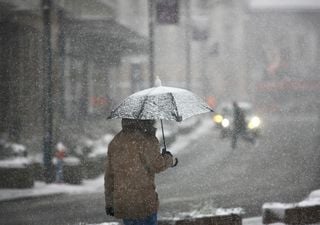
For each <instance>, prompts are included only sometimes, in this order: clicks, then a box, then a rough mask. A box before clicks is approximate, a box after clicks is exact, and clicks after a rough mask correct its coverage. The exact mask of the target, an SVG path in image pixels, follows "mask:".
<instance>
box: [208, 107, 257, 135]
mask: <svg viewBox="0 0 320 225" xmlns="http://www.w3.org/2000/svg"><path fill="white" fill-rule="evenodd" d="M238 105H239V107H240V109H241V110H242V111H243V113H244V115H245V121H246V134H247V135H248V136H250V137H252V138H256V137H258V136H260V135H261V119H260V117H258V116H257V115H256V114H255V113H254V109H253V106H252V104H251V103H250V102H238ZM213 122H214V124H215V127H216V128H218V129H219V130H220V131H221V132H220V134H221V138H225V137H229V136H231V135H232V130H233V129H232V125H233V104H232V102H227V103H222V104H221V105H218V107H217V108H216V111H215V114H214V115H213Z"/></svg>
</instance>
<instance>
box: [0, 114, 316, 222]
mask: <svg viewBox="0 0 320 225" xmlns="http://www.w3.org/2000/svg"><path fill="white" fill-rule="evenodd" d="M210 123H211V121H210V120H209V119H208V121H207V125H204V128H206V129H203V130H202V133H201V134H200V135H197V136H196V135H195V136H194V137H190V136H185V137H181V138H180V139H179V141H180V142H182V143H183V142H185V143H187V142H188V141H189V140H190V139H191V140H192V141H191V144H190V145H187V146H185V147H184V149H183V150H181V151H179V152H178V153H177V156H178V158H179V165H178V167H177V168H174V169H170V170H168V171H166V172H165V173H163V174H161V175H159V176H158V177H157V186H158V193H159V198H160V202H161V206H160V216H164V215H165V216H166V215H168V214H175V213H178V212H182V211H191V210H194V209H198V210H203V209H206V208H209V207H213V208H215V207H225V208H229V207H242V208H243V209H244V210H245V212H246V214H245V215H244V217H250V216H259V215H261V206H262V204H263V203H264V202H270V201H282V202H295V201H300V200H302V199H303V198H304V197H306V196H307V194H308V193H309V192H310V191H312V190H314V189H319V188H320V181H319V174H320V168H319V159H320V157H319V156H320V149H319V130H318V123H317V120H316V118H315V117H310V118H300V117H283V118H281V117H278V118H276V119H273V120H266V121H265V127H264V132H263V136H262V137H261V139H260V141H259V144H258V145H257V146H253V145H251V144H250V143H246V142H244V141H240V142H239V145H238V148H237V149H234V150H233V149H231V147H230V141H229V140H220V139H219V135H218V133H217V131H216V130H214V129H213V128H212V127H211V124H210ZM107 220H113V219H112V218H108V217H106V216H105V215H104V196H103V193H102V192H101V193H95V194H86V195H71V196H69V195H61V196H55V197H46V198H37V199H29V200H20V201H10V202H2V203H0V224H6V225H11V224H15V225H18V224H24V225H27V224H41V225H46V224H52V225H53V224H55V225H56V224H79V223H80V222H83V223H100V222H104V221H107Z"/></svg>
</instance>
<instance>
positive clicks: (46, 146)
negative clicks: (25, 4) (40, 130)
mask: <svg viewBox="0 0 320 225" xmlns="http://www.w3.org/2000/svg"><path fill="white" fill-rule="evenodd" d="M42 10H43V54H44V55H43V58H44V68H43V69H44V74H45V79H44V86H43V96H44V99H43V100H44V101H43V127H44V137H43V163H44V167H45V168H44V169H45V171H44V176H45V181H46V183H51V182H53V181H54V174H53V165H52V120H53V108H52V50H51V19H50V16H51V15H50V14H51V0H42Z"/></svg>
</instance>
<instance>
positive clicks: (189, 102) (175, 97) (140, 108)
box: [108, 78, 213, 150]
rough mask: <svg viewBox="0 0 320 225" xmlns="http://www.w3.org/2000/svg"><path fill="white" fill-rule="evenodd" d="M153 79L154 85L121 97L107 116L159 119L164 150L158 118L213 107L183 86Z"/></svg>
mask: <svg viewBox="0 0 320 225" xmlns="http://www.w3.org/2000/svg"><path fill="white" fill-rule="evenodd" d="M156 83H157V87H153V88H148V89H145V90H142V91H139V92H136V93H134V94H132V95H130V96H129V97H127V98H126V99H124V100H123V101H122V102H121V103H120V104H119V105H118V106H117V107H116V108H115V109H113V110H112V111H111V114H110V116H109V117H108V119H114V118H126V119H139V120H160V121H161V129H162V137H163V144H164V150H165V149H166V142H165V138H164V132H163V123H162V120H175V121H177V122H181V121H182V120H185V119H187V118H189V117H191V116H194V115H198V114H202V113H207V112H213V109H211V108H210V107H209V106H208V104H206V103H205V102H204V101H203V100H202V99H201V98H200V97H198V96H197V95H195V94H194V93H192V92H190V91H188V90H186V89H182V88H175V87H166V86H161V81H160V79H159V78H157V80H156Z"/></svg>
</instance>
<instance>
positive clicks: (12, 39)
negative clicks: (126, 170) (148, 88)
mask: <svg viewBox="0 0 320 225" xmlns="http://www.w3.org/2000/svg"><path fill="white" fill-rule="evenodd" d="M51 2H52V7H51V10H50V13H51V18H50V20H51V24H50V28H51V37H50V38H51V46H52V49H51V50H52V85H51V88H52V99H51V101H52V106H53V121H52V122H53V136H54V137H53V139H54V142H55V141H56V140H65V142H66V143H67V144H68V145H69V146H70V147H71V148H72V145H73V144H76V142H77V141H78V140H77V139H78V138H79V135H84V136H88V135H89V134H90V133H91V135H92V136H94V135H97V130H99V129H95V130H94V129H92V128H94V127H98V128H101V130H100V134H101V132H103V130H104V132H105V131H106V130H105V129H106V128H107V127H106V123H105V118H106V116H107V114H108V112H109V110H110V108H111V107H112V104H113V102H115V101H116V100H114V98H120V97H121V96H123V95H122V93H119V90H118V89H117V88H118V87H117V86H114V85H113V84H118V83H120V82H121V81H122V79H123V77H122V76H126V74H124V73H125V72H128V75H127V76H129V72H130V71H128V70H123V68H124V67H130V66H132V65H131V64H132V63H131V64H129V63H127V62H126V61H124V60H123V59H125V58H128V57H129V58H130V57H133V58H138V59H139V58H140V57H141V55H145V54H146V51H147V45H148V42H147V38H146V37H143V36H142V35H141V34H139V33H138V32H135V31H133V30H132V29H130V28H129V27H127V26H125V25H122V24H120V23H119V22H118V19H117V18H118V14H119V10H118V7H119V6H118V4H114V3H117V1H100V0H94V1H90V2H89V1H84V0H80V1H79V0H58V1H51ZM43 24H44V22H43V7H42V1H41V0H27V1H19V0H0V80H1V82H0V85H1V88H0V90H1V95H0V96H1V97H0V109H1V110H0V121H1V122H0V133H1V135H2V136H1V138H6V139H9V140H10V141H15V142H19V143H22V144H25V145H26V146H27V147H28V149H29V150H31V151H32V150H34V151H39V150H40V151H41V149H42V138H43V136H44V133H45V132H44V124H43V122H44V105H45V101H46V99H45V98H44V96H45V94H46V90H44V89H45V88H47V86H46V85H45V84H47V80H46V79H47V78H46V75H45V73H46V72H45V69H47V68H46V67H47V65H46V64H45V58H46V56H45V55H44V45H43V40H44V37H45V35H47V34H45V33H44V25H43ZM142 58H143V56H142ZM144 58H145V57H144ZM136 70H139V69H136ZM120 74H121V75H122V76H120ZM128 82H129V81H128ZM102 121H103V122H102ZM98 133H99V132H98ZM73 141H74V142H75V143H72V142H73ZM68 142H70V143H68Z"/></svg>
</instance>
